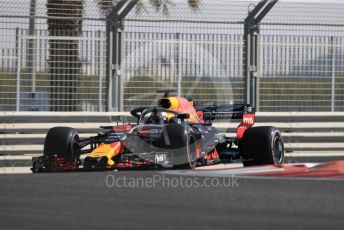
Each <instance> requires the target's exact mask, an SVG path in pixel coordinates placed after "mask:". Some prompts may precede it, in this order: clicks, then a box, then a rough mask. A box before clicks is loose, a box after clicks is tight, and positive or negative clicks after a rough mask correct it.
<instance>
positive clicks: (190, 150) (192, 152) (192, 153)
mask: <svg viewBox="0 0 344 230" xmlns="http://www.w3.org/2000/svg"><path fill="white" fill-rule="evenodd" d="M186 148H187V150H186V151H187V155H188V160H189V165H190V168H195V165H196V161H197V159H196V146H195V144H194V141H193V140H192V139H190V140H189V141H188V143H187V145H186Z"/></svg>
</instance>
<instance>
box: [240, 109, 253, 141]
mask: <svg viewBox="0 0 344 230" xmlns="http://www.w3.org/2000/svg"><path fill="white" fill-rule="evenodd" d="M254 121H255V114H253V113H248V114H244V115H243V117H242V121H241V123H240V125H239V126H238V127H237V138H238V140H241V139H242V138H243V136H244V133H245V132H246V130H247V129H249V128H251V127H252V126H253V125H254Z"/></svg>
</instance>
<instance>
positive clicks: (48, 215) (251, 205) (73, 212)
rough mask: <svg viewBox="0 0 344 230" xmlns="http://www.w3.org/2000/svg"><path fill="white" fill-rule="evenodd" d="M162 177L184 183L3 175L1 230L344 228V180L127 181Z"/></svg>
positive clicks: (130, 174)
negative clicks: (214, 183) (144, 183)
mask: <svg viewBox="0 0 344 230" xmlns="http://www.w3.org/2000/svg"><path fill="white" fill-rule="evenodd" d="M162 175H164V180H166V178H168V179H169V181H172V179H173V178H174V179H173V180H177V181H179V185H180V184H181V182H180V180H181V178H180V177H179V176H173V175H167V174H162V173H161V172H158V171H144V172H140V171H124V172H123V171H121V172H86V173H85V172H82V173H80V172H79V173H47V174H15V175H0V228H1V229H45V230H46V229H49V230H53V229H73V230H76V229H91V228H93V229H164V230H167V229H197V230H199V229H227V230H228V229H344V195H343V194H344V181H343V180H308V179H302V180H293V179H244V178H238V180H237V181H236V183H237V185H238V186H236V184H235V183H234V182H233V183H232V184H231V186H229V184H228V183H227V184H226V187H223V186H222V187H220V186H210V187H205V186H196V185H194V184H193V186H189V187H188V186H186V183H185V184H184V187H183V186H172V183H171V184H168V183H167V182H164V183H162V182H159V183H158V182H156V181H155V184H154V185H153V186H152V184H149V186H141V185H142V184H139V183H138V184H139V186H133V187H131V186H129V183H127V184H125V185H124V181H123V180H124V178H126V179H127V182H128V181H132V180H136V179H137V181H139V180H140V179H138V178H141V179H142V180H144V181H150V180H151V179H153V178H155V179H153V180H157V179H158V178H160V179H161V177H162ZM119 178H121V179H122V181H121V183H119ZM147 178H150V179H149V180H148V179H147ZM188 178H189V179H192V180H195V179H197V181H198V183H197V185H203V183H204V182H205V181H204V180H206V178H205V177H188ZM183 179H184V181H185V180H186V179H187V178H186V177H183ZM142 180H141V181H142ZM114 181H116V183H117V187H116V186H115V183H113V182H114ZM232 181H235V180H233V178H232ZM147 183H148V182H147ZM191 184H192V183H191ZM108 185H110V186H108ZM174 185H176V183H175V184H174ZM188 185H190V184H188Z"/></svg>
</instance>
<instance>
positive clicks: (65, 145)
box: [44, 127, 80, 158]
mask: <svg viewBox="0 0 344 230" xmlns="http://www.w3.org/2000/svg"><path fill="white" fill-rule="evenodd" d="M78 140H79V135H78V132H77V131H76V130H75V129H73V128H69V127H54V128H51V129H50V130H49V131H48V134H47V136H46V138H45V141H44V155H45V156H64V157H71V158H75V157H77V158H78V157H79V155H80V153H79V151H78V149H76V148H75V142H77V141H78Z"/></svg>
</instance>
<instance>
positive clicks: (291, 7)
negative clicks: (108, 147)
mask: <svg viewBox="0 0 344 230" xmlns="http://www.w3.org/2000/svg"><path fill="white" fill-rule="evenodd" d="M121 2H126V3H128V2H134V3H135V6H134V7H132V8H130V9H129V10H128V12H125V11H126V9H125V7H126V5H125V4H122V5H123V7H118V6H119V5H121ZM114 6H115V7H114ZM116 7H118V9H116ZM122 8H124V10H123V9H122ZM258 9H259V10H258ZM114 11H117V12H119V13H121V14H122V12H123V11H124V12H125V13H126V15H125V17H124V18H120V17H118V15H117V16H116V14H112V13H111V12H114ZM255 11H257V12H255ZM343 12H344V3H343V2H342V1H339V0H332V1H325V0H323V1H321V0H317V1H315V0H309V1H302V0H301V1H290V0H279V1H277V0H262V1H259V0H233V1H220V0H131V1H129V0H128V1H116V0H115V1H113V0H63V1H62V0H30V1H29V0H27V1H24V0H11V1H10V0H3V1H1V2H0V26H1V27H0V30H1V33H0V110H1V111H15V110H17V111H36V110H38V111H106V110H110V111H111V110H125V111H128V110H130V109H132V108H134V107H137V106H142V105H152V104H154V103H155V102H156V99H157V97H159V96H160V95H157V93H156V91H157V90H159V89H165V88H168V89H170V88H173V89H175V90H176V92H177V93H178V94H180V95H183V96H185V97H192V98H193V99H194V100H195V101H196V102H200V103H209V104H224V103H247V102H249V103H252V104H254V105H255V106H256V107H257V108H258V110H259V111H343V110H344V96H343V95H344V94H343V93H344V39H343V37H344V36H343V35H344V14H343ZM254 14H255V17H253V19H252V18H250V15H254ZM109 22H111V23H109ZM116 23H117V24H116ZM111 26H114V27H116V30H112V28H111ZM117 32H118V33H120V36H118V37H116V38H115V39H113V37H114V36H115V34H116V33H117ZM113 41H115V43H114V42H113ZM252 41H254V42H252ZM115 59H116V60H115ZM118 59H120V60H118ZM252 95H253V96H252Z"/></svg>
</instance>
